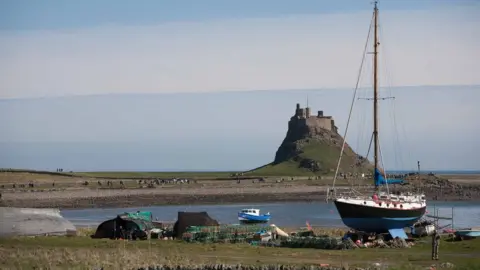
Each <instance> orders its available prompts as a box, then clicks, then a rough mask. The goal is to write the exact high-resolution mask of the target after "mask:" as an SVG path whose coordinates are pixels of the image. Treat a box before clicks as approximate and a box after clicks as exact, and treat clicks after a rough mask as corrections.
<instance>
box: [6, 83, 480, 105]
mask: <svg viewBox="0 0 480 270" xmlns="http://www.w3.org/2000/svg"><path fill="white" fill-rule="evenodd" d="M478 86H480V84H451V85H401V86H380V87H379V88H380V89H397V88H404V87H408V88H414V87H426V88H432V87H438V88H445V87H478ZM372 87H373V86H371V87H358V89H369V88H372ZM354 89H355V87H351V88H347V87H337V88H335V87H323V88H297V89H249V90H213V91H204V92H192V91H180V92H163V93H148V92H140V93H100V94H73V95H52V96H31V97H0V102H1V101H15V100H35V99H58V98H72V97H103V96H128V95H187V94H194V95H201V94H234V93H253V92H289V91H328V90H330V91H331V90H340V91H347V90H354Z"/></svg>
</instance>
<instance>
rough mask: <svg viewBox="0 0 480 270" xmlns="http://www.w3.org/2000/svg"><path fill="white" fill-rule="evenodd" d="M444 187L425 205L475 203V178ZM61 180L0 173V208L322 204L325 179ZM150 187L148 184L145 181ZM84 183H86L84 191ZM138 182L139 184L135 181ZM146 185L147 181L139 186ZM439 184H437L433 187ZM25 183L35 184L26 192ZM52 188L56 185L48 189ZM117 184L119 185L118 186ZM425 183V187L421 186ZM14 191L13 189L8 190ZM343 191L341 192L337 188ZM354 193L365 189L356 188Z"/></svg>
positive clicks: (479, 192)
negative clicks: (455, 202) (263, 180)
mask: <svg viewBox="0 0 480 270" xmlns="http://www.w3.org/2000/svg"><path fill="white" fill-rule="evenodd" d="M447 177H448V178H449V179H451V180H449V181H446V182H445V181H443V182H439V183H436V182H433V183H432V181H430V182H428V184H425V185H423V188H422V189H423V190H424V192H425V193H426V196H427V198H428V199H429V200H442V201H477V200H480V175H455V176H453V175H452V176H447ZM108 181H110V182H111V184H109V185H107V182H106V180H102V181H100V180H97V179H84V178H68V179H67V178H62V177H58V176H55V177H52V176H48V175H33V174H19V173H2V176H1V177H0V184H1V186H2V188H1V189H0V192H1V194H2V198H1V200H0V205H1V206H11V207H37V208H43V207H55V208H61V209H80V208H98V207H140V206H153V205H182V204H189V205H191V204H228V203H246V202H255V203H261V202H293V201H324V200H325V199H326V191H327V189H328V188H329V187H331V185H327V183H328V182H329V181H330V180H328V179H323V180H318V181H312V180H297V181H284V182H278V179H277V180H274V179H268V180H266V181H265V182H258V181H252V180H242V181H241V182H240V183H237V182H236V181H234V180H231V181H213V180H202V181H198V182H193V181H192V182H191V183H188V184H187V183H162V184H151V183H150V185H146V184H145V183H139V181H138V180H128V179H117V180H108ZM149 181H151V180H149ZM85 182H89V184H88V185H85ZM140 182H141V181H140ZM144 182H146V181H144ZM437 182H438V181H437ZM29 183H35V184H34V185H33V186H28V184H29ZM53 183H55V185H53ZM120 183H122V184H121V185H120ZM425 183H427V182H425ZM13 185H15V188H13ZM339 188H340V189H345V188H347V187H346V186H342V187H339ZM357 188H359V189H362V188H365V186H363V187H360V186H359V187H357Z"/></svg>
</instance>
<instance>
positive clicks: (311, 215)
mask: <svg viewBox="0 0 480 270" xmlns="http://www.w3.org/2000/svg"><path fill="white" fill-rule="evenodd" d="M250 207H254V208H259V209H261V211H262V212H263V213H266V212H270V213H271V214H272V219H271V223H273V224H276V225H278V226H288V227H293V226H295V227H300V226H305V222H306V221H309V222H310V224H312V225H314V226H324V227H342V226H343V223H342V221H341V219H340V216H339V215H338V212H337V210H336V208H335V205H333V203H328V204H327V203H325V202H313V203H305V202H299V203H274V204H253V205H250V204H235V205H195V206H153V207H140V208H108V209H107V208H104V209H100V208H99V209H81V210H64V211H62V214H63V216H64V217H65V218H67V219H69V220H70V221H72V222H73V223H74V224H75V225H77V226H94V225H97V224H99V223H100V222H102V221H104V220H107V219H110V218H113V217H115V216H116V215H117V214H120V213H123V212H132V211H137V210H142V211H151V212H152V213H153V216H154V217H156V218H158V220H161V221H172V222H173V221H175V220H176V218H177V212H178V211H192V212H196V211H207V212H208V214H209V215H210V216H211V217H212V218H214V219H216V220H218V221H219V222H220V223H238V220H237V212H238V211H239V210H240V209H242V208H250ZM434 208H435V209H439V210H438V211H439V216H443V217H451V216H452V208H453V217H454V220H453V222H454V226H455V227H456V228H463V227H473V226H480V202H475V203H472V202H435V204H433V203H431V204H430V205H429V206H428V209H427V211H428V212H429V213H430V214H433V213H434ZM447 224H451V221H450V220H442V221H440V225H447Z"/></svg>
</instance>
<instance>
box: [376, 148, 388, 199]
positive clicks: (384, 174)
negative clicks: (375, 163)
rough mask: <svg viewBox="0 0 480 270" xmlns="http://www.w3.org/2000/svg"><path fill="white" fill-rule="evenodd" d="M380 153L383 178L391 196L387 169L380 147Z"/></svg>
mask: <svg viewBox="0 0 480 270" xmlns="http://www.w3.org/2000/svg"><path fill="white" fill-rule="evenodd" d="M378 152H379V154H380V162H381V163H382V167H383V176H384V178H385V187H386V188H387V194H390V191H389V190H388V177H387V170H386V169H385V163H384V162H383V154H382V148H380V147H379V148H378Z"/></svg>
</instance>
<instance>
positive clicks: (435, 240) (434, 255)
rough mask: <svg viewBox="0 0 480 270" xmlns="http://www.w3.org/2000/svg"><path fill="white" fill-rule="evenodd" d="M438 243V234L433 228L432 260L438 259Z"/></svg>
mask: <svg viewBox="0 0 480 270" xmlns="http://www.w3.org/2000/svg"><path fill="white" fill-rule="evenodd" d="M439 245H440V234H439V233H438V231H437V230H436V229H435V232H434V233H433V235H432V260H438V246H439Z"/></svg>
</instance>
